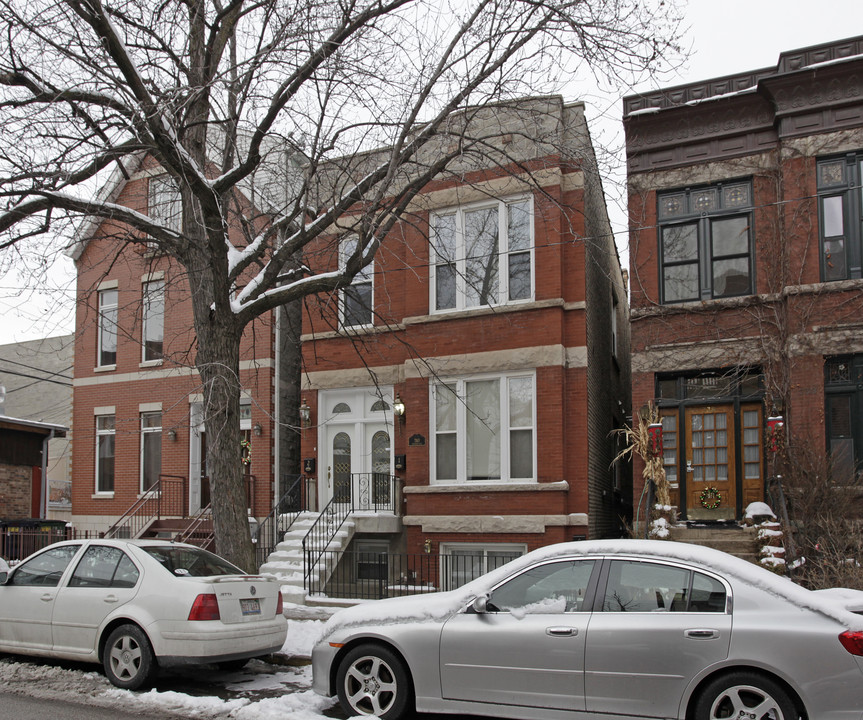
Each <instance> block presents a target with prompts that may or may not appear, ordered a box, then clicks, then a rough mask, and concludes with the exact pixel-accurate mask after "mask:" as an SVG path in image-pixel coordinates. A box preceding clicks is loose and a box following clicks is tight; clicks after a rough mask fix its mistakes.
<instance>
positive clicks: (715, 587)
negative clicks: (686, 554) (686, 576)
mask: <svg viewBox="0 0 863 720" xmlns="http://www.w3.org/2000/svg"><path fill="white" fill-rule="evenodd" d="M725 596H726V593H725V586H724V585H723V584H722V583H721V582H719V581H718V580H716V579H715V578H712V577H709V576H707V575H702V574H701V573H695V577H693V578H692V596H691V597H690V598H689V612H719V613H724V612H725V600H726V597H725Z"/></svg>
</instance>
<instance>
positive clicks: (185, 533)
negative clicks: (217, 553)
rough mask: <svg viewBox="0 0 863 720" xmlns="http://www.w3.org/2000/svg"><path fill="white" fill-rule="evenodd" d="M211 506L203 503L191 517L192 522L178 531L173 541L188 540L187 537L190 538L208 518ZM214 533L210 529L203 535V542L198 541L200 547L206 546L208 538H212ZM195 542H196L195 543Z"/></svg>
mask: <svg viewBox="0 0 863 720" xmlns="http://www.w3.org/2000/svg"><path fill="white" fill-rule="evenodd" d="M210 511H211V507H210V506H209V505H205V506H204V507H202V508H201V509H200V510H198V512H197V513H196V514H195V516H194V517H193V518H192V522H190V523H189V524H188V525H187V526H186V527H185V528H184V529H182V530H181V531H180V532H178V533H177V534H176V535H175V536H174V542H189V538H191V537H192V536H193V535H194V534H195V533H196V532H197V531H198V528H200V527H201V525H203V524H204V523H205V522H207V520H209V519H210V517H211V514H210ZM214 535H215V534H214V533H213V531H212V530H211V531H210V532H209V533H208V534H207V535H206V536H205V537H204V542H202V543H200V545H201V547H206V546H207V544H208V543H209V542H210V540H212V539H213V537H214ZM195 544H197V543H195Z"/></svg>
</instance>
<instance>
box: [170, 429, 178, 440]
mask: <svg viewBox="0 0 863 720" xmlns="http://www.w3.org/2000/svg"><path fill="white" fill-rule="evenodd" d="M168 437H169V438H170V439H171V442H174V441H175V440H176V439H177V431H176V430H174V428H171V429H170V430H168Z"/></svg>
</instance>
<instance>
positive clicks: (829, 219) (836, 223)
mask: <svg viewBox="0 0 863 720" xmlns="http://www.w3.org/2000/svg"><path fill="white" fill-rule="evenodd" d="M821 211H822V213H823V217H824V237H836V236H837V235H843V234H844V233H845V211H844V209H843V197H842V196H841V195H834V196H833V197H826V198H823V199H822V201H821Z"/></svg>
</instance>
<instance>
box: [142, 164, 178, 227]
mask: <svg viewBox="0 0 863 720" xmlns="http://www.w3.org/2000/svg"><path fill="white" fill-rule="evenodd" d="M147 207H148V212H149V215H150V217H151V218H152V219H153V220H155V221H156V222H158V223H159V224H160V225H162V226H164V227H166V228H168V229H169V230H173V231H175V232H180V230H182V224H183V204H182V200H181V197H180V189H179V188H178V187H177V184H176V183H175V182H174V179H173V178H171V177H170V176H169V175H157V176H156V177H151V178H150V182H149V189H148V197H147Z"/></svg>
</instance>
